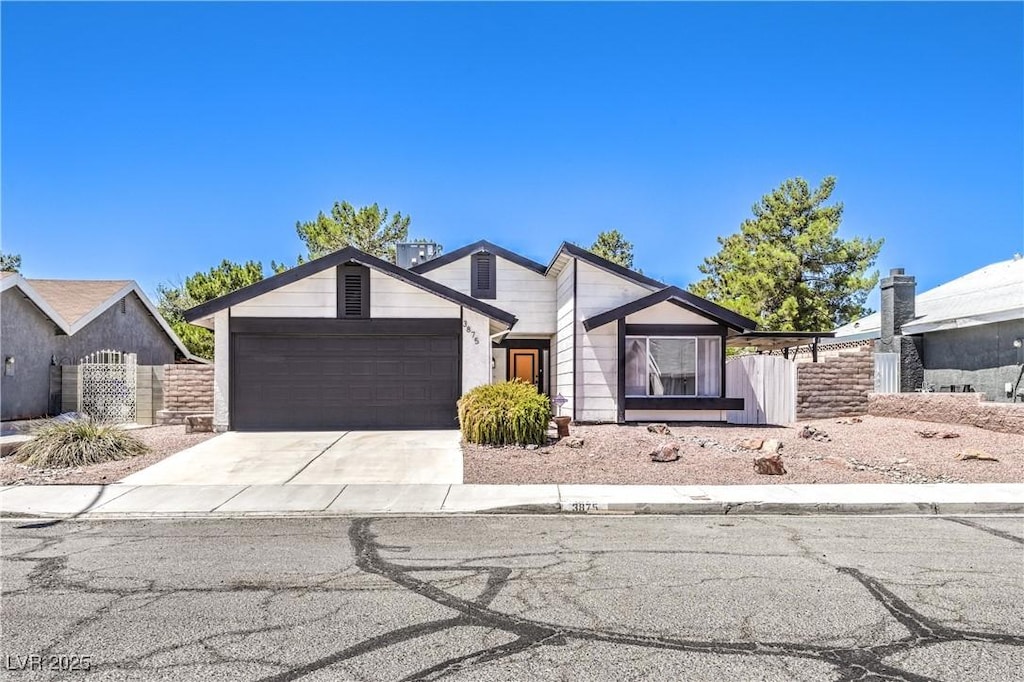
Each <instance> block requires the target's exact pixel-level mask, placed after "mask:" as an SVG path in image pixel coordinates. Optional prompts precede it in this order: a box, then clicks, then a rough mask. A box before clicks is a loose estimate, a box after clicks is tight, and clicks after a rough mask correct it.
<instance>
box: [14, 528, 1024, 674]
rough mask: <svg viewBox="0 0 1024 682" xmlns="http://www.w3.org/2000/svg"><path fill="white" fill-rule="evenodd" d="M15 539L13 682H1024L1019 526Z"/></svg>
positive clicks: (346, 531)
mask: <svg viewBox="0 0 1024 682" xmlns="http://www.w3.org/2000/svg"><path fill="white" fill-rule="evenodd" d="M0 533H2V535H0V541H2V573H0V578H2V602H0V623H2V633H0V645H2V646H0V649H2V654H3V659H2V661H0V664H2V668H0V675H2V676H3V677H4V678H5V679H12V680H42V679H68V680H76V679H81V680H90V681H92V680H126V679H127V680H175V681H182V680H219V679H224V680H275V681H284V680H310V681H312V680H332V681H333V680H401V679H425V680H432V679H445V680H460V681H465V680H616V681H619V680H648V679H650V680H905V681H909V682H913V681H920V680H950V681H954V680H971V681H972V682H973V681H976V680H986V681H998V680H1019V679H1021V677H1020V674H1021V673H1020V671H1021V670H1024V607H1022V604H1024V600H1022V599H1021V596H1022V587H1024V518H1021V517H1006V516H1000V517H971V518H962V519H953V518H940V517H891V518H883V517H836V516H829V517H783V516H762V517H754V516H742V517H722V516H713V517H706V516H682V517H655V516H646V517H641V516H586V517H580V516H564V515H563V516H480V515H478V516H465V517H460V516H446V517H444V518H424V517H420V518H387V519H372V518H360V519H297V518H296V519H237V520H233V519H216V520H204V519H192V520H180V519H179V520H153V521H137V520H133V521H102V522H99V521H97V522H62V523H55V524H54V523H52V522H39V521H29V520H6V521H3V522H2V523H0ZM76 657H77V658H76ZM83 661H87V663H83ZM76 662H77V665H76ZM85 665H87V666H88V667H89V670H87V671H84V670H68V668H72V667H77V668H82V667H84V666H85ZM40 667H44V668H53V670H49V669H47V670H40Z"/></svg>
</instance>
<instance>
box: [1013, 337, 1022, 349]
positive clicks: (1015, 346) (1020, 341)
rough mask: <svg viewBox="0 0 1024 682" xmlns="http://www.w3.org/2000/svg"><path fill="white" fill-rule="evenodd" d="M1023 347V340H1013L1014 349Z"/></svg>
mask: <svg viewBox="0 0 1024 682" xmlns="http://www.w3.org/2000/svg"><path fill="white" fill-rule="evenodd" d="M1021 346H1024V340H1022V339H1014V340H1013V347H1014V348H1020V347H1021Z"/></svg>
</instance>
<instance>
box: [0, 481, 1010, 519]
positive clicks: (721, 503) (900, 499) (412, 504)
mask: <svg viewBox="0 0 1024 682" xmlns="http://www.w3.org/2000/svg"><path fill="white" fill-rule="evenodd" d="M0 513H2V514H3V515H4V516H44V517H75V518H79V517H80V518H89V519H102V518H125V517H154V516H213V517H217V516H292V515H299V516H340V515H363V514H372V515H382V514H448V513H452V514H467V513H468V514H472V513H577V514H586V513H625V514H737V513H743V514H822V513H835V514H850V513H858V514H972V513H1012V514H1021V513H1024V484H1019V483H1010V484H1008V483H986V484H953V483H943V484H929V485H924V484H848V485H736V486H642V485H641V486H630V485H440V484H439V485H429V484H427V485H392V484H388V485H340V484H336V485H321V484H309V485H296V484H290V485H129V484H120V483H119V484H113V485H107V486H98V485H68V486H14V487H7V488H4V489H2V490H0Z"/></svg>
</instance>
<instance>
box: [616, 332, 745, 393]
mask: <svg viewBox="0 0 1024 682" xmlns="http://www.w3.org/2000/svg"><path fill="white" fill-rule="evenodd" d="M624 339H625V348H626V349H627V350H626V352H627V353H628V352H629V351H628V349H629V342H630V340H631V339H634V340H635V339H643V340H644V352H645V357H644V386H646V393H643V394H638V393H629V392H628V390H624V391H623V394H624V395H623V398H654V399H662V398H666V399H672V398H721V397H722V384H723V383H724V381H725V377H724V376H723V375H722V372H721V370H719V377H718V392H717V393H715V394H714V395H701V394H700V384H701V377H700V367H701V365H700V340H701V339H715V340H716V341H718V349H719V357H718V358H715V362H716V363H717V364H718V365H719V366H720V365H721V362H722V358H721V355H722V354H723V353H724V352H725V349H724V344H723V343H722V341H723V339H722V337H721V336H720V335H718V334H714V335H712V334H696V335H694V334H689V335H678V334H628V335H625V336H624ZM651 339H670V340H679V341H693V367H694V374H693V376H694V381H693V391H694V392H693V393H673V394H662V395H656V394H653V393H651V392H650V391H651ZM626 363H628V356H627V357H624V358H623V367H625V365H626ZM625 385H627V384H625V383H624V386H625Z"/></svg>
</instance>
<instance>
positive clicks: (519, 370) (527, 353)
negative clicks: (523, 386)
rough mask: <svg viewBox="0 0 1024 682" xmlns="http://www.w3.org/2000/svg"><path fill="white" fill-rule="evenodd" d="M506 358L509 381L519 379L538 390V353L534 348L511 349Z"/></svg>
mask: <svg viewBox="0 0 1024 682" xmlns="http://www.w3.org/2000/svg"><path fill="white" fill-rule="evenodd" d="M508 356H509V358H508V359H509V363H508V364H509V379H519V380H521V381H524V382H526V383H528V384H533V385H534V386H537V387H538V389H537V390H540V351H539V350H538V349H536V348H513V349H511V350H509V352H508Z"/></svg>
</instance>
